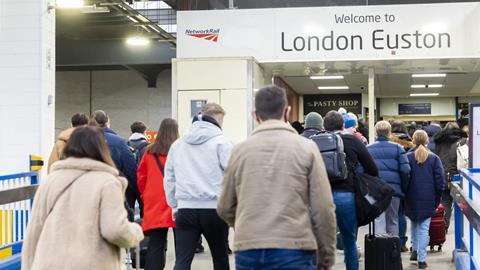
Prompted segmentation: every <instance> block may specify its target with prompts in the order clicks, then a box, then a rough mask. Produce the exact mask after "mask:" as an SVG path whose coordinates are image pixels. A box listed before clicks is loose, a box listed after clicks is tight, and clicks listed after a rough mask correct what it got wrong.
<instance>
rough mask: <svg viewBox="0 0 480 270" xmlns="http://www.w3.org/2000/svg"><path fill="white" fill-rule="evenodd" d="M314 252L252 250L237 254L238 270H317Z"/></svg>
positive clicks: (236, 263)
mask: <svg viewBox="0 0 480 270" xmlns="http://www.w3.org/2000/svg"><path fill="white" fill-rule="evenodd" d="M315 256H316V254H315V251H314V250H296V249H252V250H246V251H238V252H235V266H236V270H273V269H278V270H297V269H298V270H315V269H316V263H315V262H316V257H315Z"/></svg>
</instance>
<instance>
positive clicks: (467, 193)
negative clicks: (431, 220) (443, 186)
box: [451, 169, 480, 270]
mask: <svg viewBox="0 0 480 270" xmlns="http://www.w3.org/2000/svg"><path fill="white" fill-rule="evenodd" d="M451 194H452V197H453V199H454V201H455V204H454V211H455V214H454V215H455V216H454V218H455V220H454V222H455V251H454V257H455V265H456V267H457V269H471V270H476V269H480V169H463V170H461V171H460V176H459V177H457V178H456V179H455V181H454V182H452V184H451Z"/></svg>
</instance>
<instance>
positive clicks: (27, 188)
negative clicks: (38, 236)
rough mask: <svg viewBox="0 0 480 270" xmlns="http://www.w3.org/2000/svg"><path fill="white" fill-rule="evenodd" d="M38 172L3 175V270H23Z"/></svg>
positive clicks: (0, 258) (0, 261)
mask: <svg viewBox="0 0 480 270" xmlns="http://www.w3.org/2000/svg"><path fill="white" fill-rule="evenodd" d="M37 185H38V173H37V172H27V173H19V174H12V175H4V176H0V269H1V270H7V269H8V270H10V269H12V270H13V269H20V263H21V250H22V243H23V239H24V236H25V233H26V228H27V223H28V220H29V217H30V210H31V207H32V198H33V194H34V192H35V190H36V187H37Z"/></svg>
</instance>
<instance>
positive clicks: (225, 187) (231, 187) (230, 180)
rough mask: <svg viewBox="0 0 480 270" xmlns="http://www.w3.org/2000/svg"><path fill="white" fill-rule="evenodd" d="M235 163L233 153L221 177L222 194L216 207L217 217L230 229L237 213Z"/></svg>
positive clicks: (236, 160) (235, 159)
mask: <svg viewBox="0 0 480 270" xmlns="http://www.w3.org/2000/svg"><path fill="white" fill-rule="evenodd" d="M237 162H238V159H237V158H236V156H235V151H234V152H233V153H232V157H231V158H230V162H229V163H228V166H227V169H226V171H225V175H224V177H223V183H222V192H221V194H220V198H219V200H218V205H217V213H218V215H219V216H220V217H221V218H222V219H223V220H224V221H225V222H226V223H227V224H228V225H230V226H231V227H233V226H234V225H235V213H236V211H237V192H236V189H235V170H236V165H238V164H237Z"/></svg>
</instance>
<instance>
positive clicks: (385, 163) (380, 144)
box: [367, 121, 410, 236]
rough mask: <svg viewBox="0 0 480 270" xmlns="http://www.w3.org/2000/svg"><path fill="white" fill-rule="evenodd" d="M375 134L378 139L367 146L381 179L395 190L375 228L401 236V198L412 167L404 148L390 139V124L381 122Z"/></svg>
mask: <svg viewBox="0 0 480 270" xmlns="http://www.w3.org/2000/svg"><path fill="white" fill-rule="evenodd" d="M375 132H376V134H377V138H376V140H375V142H374V143H372V144H370V145H369V146H367V149H368V152H370V155H371V156H372V157H373V159H374V160H375V163H376V164H377V167H378V170H379V171H380V177H381V178H382V179H383V180H384V181H385V182H387V183H388V184H389V185H390V186H391V187H392V188H393V189H394V190H395V196H394V197H393V198H392V202H391V203H390V206H389V207H388V208H387V210H385V212H384V213H383V214H382V215H381V216H380V217H379V218H377V219H376V220H375V223H376V224H375V227H376V228H378V229H377V231H379V232H382V233H383V232H386V233H388V234H391V235H393V236H399V227H398V210H399V207H400V198H402V197H403V196H404V192H405V190H406V187H407V186H408V181H409V180H410V165H409V164H408V159H407V155H406V152H405V150H404V149H403V147H402V146H401V145H399V144H398V143H394V142H391V141H390V139H389V137H390V136H391V132H392V126H391V125H390V123H388V122H387V121H379V122H378V123H377V124H376V125H375Z"/></svg>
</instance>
